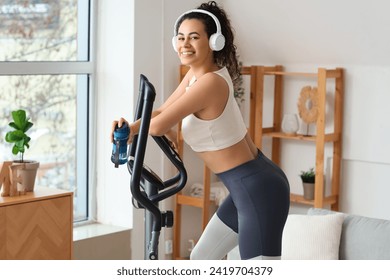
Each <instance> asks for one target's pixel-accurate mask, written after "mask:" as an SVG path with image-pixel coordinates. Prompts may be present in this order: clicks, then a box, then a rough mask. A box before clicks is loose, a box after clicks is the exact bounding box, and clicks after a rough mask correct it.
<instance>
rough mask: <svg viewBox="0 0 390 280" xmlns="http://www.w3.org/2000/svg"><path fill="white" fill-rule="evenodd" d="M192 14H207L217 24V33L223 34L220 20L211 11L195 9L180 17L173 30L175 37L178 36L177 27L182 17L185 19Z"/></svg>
mask: <svg viewBox="0 0 390 280" xmlns="http://www.w3.org/2000/svg"><path fill="white" fill-rule="evenodd" d="M190 13H201V14H206V15H209V16H210V17H211V18H212V19H213V20H214V22H215V25H216V26H217V32H216V33H222V32H221V24H220V23H219V20H218V18H217V17H216V16H215V15H214V14H213V13H210V12H209V11H206V10H202V9H193V10H189V11H187V12H185V13H183V14H182V15H181V16H179V17H178V18H177V20H176V22H175V25H174V29H173V36H177V31H178V30H177V29H178V28H177V27H178V26H177V25H178V24H179V21H180V20H181V18H182V17H184V16H185V15H187V14H190Z"/></svg>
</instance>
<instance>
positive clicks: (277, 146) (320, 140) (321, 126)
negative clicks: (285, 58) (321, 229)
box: [254, 65, 344, 210]
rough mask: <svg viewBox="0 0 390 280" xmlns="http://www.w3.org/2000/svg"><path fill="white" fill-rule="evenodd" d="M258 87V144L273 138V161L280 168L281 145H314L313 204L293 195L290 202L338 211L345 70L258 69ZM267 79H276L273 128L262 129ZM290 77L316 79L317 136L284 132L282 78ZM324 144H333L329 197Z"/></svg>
mask: <svg viewBox="0 0 390 280" xmlns="http://www.w3.org/2000/svg"><path fill="white" fill-rule="evenodd" d="M256 73H257V81H258V82H259V85H258V89H259V90H258V92H257V93H258V95H256V98H255V121H254V123H255V130H254V131H255V134H254V140H255V144H256V145H257V146H258V147H259V148H260V149H261V148H262V143H263V138H264V137H267V138H271V143H272V144H271V145H272V149H271V159H272V161H273V162H275V163H276V164H278V165H280V162H281V158H282V157H283V156H284V155H283V154H282V151H281V145H282V143H281V142H282V141H280V140H281V139H286V140H295V141H304V142H312V143H314V145H315V155H314V161H313V162H314V165H315V174H316V180H315V181H316V183H315V187H314V188H315V191H314V193H315V194H314V200H311V201H309V200H306V199H304V198H303V196H302V195H297V194H291V202H295V203H301V204H306V205H312V206H314V207H316V208H322V207H323V206H325V205H330V206H331V209H332V210H338V207H339V205H338V204H339V192H340V169H341V150H342V125H343V123H342V120H343V102H344V97H343V95H344V80H343V69H341V68H336V69H325V68H318V69H317V71H316V72H315V73H304V72H286V71H283V66H281V65H275V66H258V67H257V69H256ZM264 76H274V88H273V95H274V98H273V99H274V100H273V102H274V104H273V126H272V127H263V103H264V102H263V96H264V91H265V87H264ZM285 76H291V77H307V78H314V79H316V81H317V86H316V87H317V90H318V100H319V106H318V118H317V121H316V123H315V126H316V132H315V135H302V134H297V135H288V134H285V133H283V132H281V124H282V117H283V78H284V77H285ZM328 79H334V80H335V81H334V90H333V94H334V98H333V100H334V103H333V110H331V111H332V112H333V132H332V133H325V123H326V121H327V117H328V116H327V115H326V106H327V105H328V104H327V103H326V100H327V98H326V97H327V95H328V94H330V89H329V87H327V82H328ZM325 143H331V144H332V148H333V151H332V154H333V157H332V170H331V174H332V178H331V193H332V195H331V196H329V197H325V196H324V188H325V186H324V168H325V166H324V162H325V158H324V156H325ZM282 168H283V167H282Z"/></svg>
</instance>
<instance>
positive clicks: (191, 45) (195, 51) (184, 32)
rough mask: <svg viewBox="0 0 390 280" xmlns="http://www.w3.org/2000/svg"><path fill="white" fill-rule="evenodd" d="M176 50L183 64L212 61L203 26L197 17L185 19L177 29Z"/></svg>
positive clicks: (211, 52)
mask: <svg viewBox="0 0 390 280" xmlns="http://www.w3.org/2000/svg"><path fill="white" fill-rule="evenodd" d="M176 44H177V45H176V46H177V50H178V55H179V58H180V61H181V63H182V64H184V65H197V64H203V63H205V62H209V59H211V61H213V51H212V50H211V48H210V46H209V38H208V36H207V33H206V30H205V26H204V24H203V22H202V21H200V20H198V19H185V20H184V21H183V22H182V23H181V25H180V27H179V30H178V35H177V43H176Z"/></svg>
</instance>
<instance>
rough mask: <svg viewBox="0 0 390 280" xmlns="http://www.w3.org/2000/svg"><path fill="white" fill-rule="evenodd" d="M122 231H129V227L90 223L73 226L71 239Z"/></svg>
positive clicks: (75, 239)
mask: <svg viewBox="0 0 390 280" xmlns="http://www.w3.org/2000/svg"><path fill="white" fill-rule="evenodd" d="M123 231H130V229H129V228H125V227H119V226H113V225H105V224H100V223H92V224H86V225H80V226H74V228H73V241H80V240H84V239H88V238H94V237H99V236H103V235H110V234H114V233H119V232H123Z"/></svg>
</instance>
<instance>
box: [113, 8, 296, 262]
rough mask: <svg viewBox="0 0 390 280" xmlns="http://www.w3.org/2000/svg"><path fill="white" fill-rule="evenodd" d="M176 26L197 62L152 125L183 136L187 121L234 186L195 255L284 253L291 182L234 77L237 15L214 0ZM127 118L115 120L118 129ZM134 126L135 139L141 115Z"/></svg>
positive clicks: (208, 158) (202, 150) (198, 148)
mask: <svg viewBox="0 0 390 280" xmlns="http://www.w3.org/2000/svg"><path fill="white" fill-rule="evenodd" d="M174 33H175V36H174V38H173V40H172V41H173V45H174V49H175V50H176V51H177V53H178V57H179V59H180V61H181V63H182V64H184V65H188V66H189V67H190V70H189V71H188V73H187V74H186V76H185V77H184V79H183V80H182V82H181V83H180V85H179V86H178V87H177V89H176V90H175V91H174V92H173V93H172V95H171V96H170V97H169V98H168V99H167V100H166V102H165V103H164V104H163V105H162V106H161V107H160V108H158V109H157V110H156V111H154V112H153V113H152V120H151V123H150V129H149V133H150V134H151V135H154V136H162V135H166V136H167V137H168V138H169V139H170V140H171V141H172V142H175V139H176V137H175V133H174V131H173V129H172V128H173V127H174V126H175V125H176V124H178V123H179V122H180V121H182V133H183V137H184V140H185V141H186V143H187V144H188V145H190V146H191V148H192V149H193V150H194V151H195V152H196V153H197V154H198V155H199V157H200V158H201V159H202V160H203V161H204V163H205V164H206V165H207V166H208V167H209V168H210V170H211V171H212V172H214V173H215V174H216V175H217V176H218V177H219V178H220V180H221V181H222V182H223V183H224V184H225V186H226V187H227V188H228V190H229V192H230V195H229V196H228V197H227V198H226V199H225V201H224V202H223V204H222V205H221V206H220V208H219V209H218V210H217V213H216V214H215V215H214V216H213V217H212V219H211V220H210V222H209V223H208V225H207V227H206V229H205V231H204V233H203V234H202V236H201V238H200V240H199V242H198V243H197V244H196V246H195V248H194V249H193V251H192V254H191V259H222V258H223V257H224V256H225V255H226V254H227V253H228V252H229V251H230V250H231V249H233V248H234V247H235V246H236V245H237V244H238V245H239V249H240V255H241V258H242V259H264V258H272V259H274V258H276V259H279V258H280V255H281V240H282V232H283V227H284V224H285V221H286V218H287V214H288V210H289V194H290V191H289V184H288V181H287V178H286V176H285V175H284V173H283V171H282V170H281V169H280V168H279V167H278V166H276V165H275V164H274V163H273V162H271V161H270V160H269V159H268V158H266V157H265V156H264V155H263V154H262V153H261V152H260V151H259V150H258V149H257V147H256V146H255V145H254V143H253V141H252V139H251V138H250V136H249V135H248V133H247V128H246V125H245V123H244V121H243V119H242V115H241V113H240V110H239V108H238V105H237V103H236V101H235V99H234V88H233V82H232V79H233V80H236V79H237V78H238V77H239V75H240V73H239V68H238V63H237V58H236V46H235V45H234V42H233V39H234V36H233V32H232V29H231V26H230V22H229V20H228V18H227V16H226V14H225V12H224V10H223V9H221V8H220V7H218V5H217V4H216V3H215V2H214V1H211V2H208V3H204V4H202V5H200V6H199V7H198V9H195V10H191V11H188V12H186V13H184V14H183V15H181V16H180V17H179V18H178V20H177V21H176V24H175V30H174ZM124 122H127V121H126V120H125V119H123V118H121V119H120V120H119V121H114V122H113V125H112V130H114V128H115V126H116V125H117V124H118V126H119V127H121V126H122V124H123V123H124ZM129 126H130V135H129V143H131V139H132V138H133V136H134V135H135V134H137V133H138V131H139V121H137V122H134V123H131V124H129ZM111 138H112V136H111Z"/></svg>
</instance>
